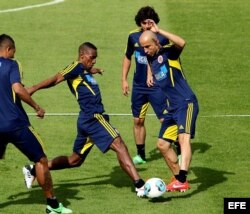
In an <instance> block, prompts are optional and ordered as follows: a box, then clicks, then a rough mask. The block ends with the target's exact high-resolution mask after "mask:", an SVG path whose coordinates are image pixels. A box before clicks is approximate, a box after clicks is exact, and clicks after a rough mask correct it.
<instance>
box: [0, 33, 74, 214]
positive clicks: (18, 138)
mask: <svg viewBox="0 0 250 214" xmlns="http://www.w3.org/2000/svg"><path fill="white" fill-rule="evenodd" d="M15 51H16V47H15V42H14V40H13V38H12V37H10V36H9V35H6V34H2V35H0V103H1V104H0V159H2V158H3V156H4V153H5V150H6V147H7V144H8V143H12V144H13V145H14V146H15V147H16V148H17V149H19V150H20V151H21V152H22V153H23V154H24V155H25V156H26V157H27V158H29V160H30V161H33V162H34V163H35V167H34V169H35V170H36V171H37V172H38V173H37V177H38V181H39V184H40V186H41V187H42V189H43V192H44V195H45V197H46V199H47V207H46V213H55V212H54V211H56V212H57V213H64V214H67V213H72V211H71V210H70V209H67V208H65V207H63V205H62V204H61V203H58V201H57V199H56V197H55V195H54V193H53V185H52V179H51V175H50V172H49V169H48V160H47V157H46V155H45V153H44V151H43V147H42V141H41V139H40V137H39V136H38V134H37V133H36V132H35V130H34V129H33V128H32V126H31V124H30V122H29V119H28V116H27V114H26V112H25V111H24V109H23V107H22V103H21V101H24V102H25V103H27V104H28V105H30V106H31V107H32V108H34V110H35V111H36V114H37V116H38V117H40V118H43V117H44V113H45V111H44V110H43V109H42V108H41V107H39V105H38V104H37V103H36V102H35V101H34V100H33V99H32V98H31V97H30V95H29V93H27V91H26V90H25V88H24V87H23V84H22V82H21V71H20V68H19V65H18V63H17V62H16V61H15V60H13V59H12V58H14V54H15ZM14 158H15V157H13V159H14ZM29 212H30V213H36V212H37V210H36V211H34V210H32V209H31V210H30V211H29Z"/></svg>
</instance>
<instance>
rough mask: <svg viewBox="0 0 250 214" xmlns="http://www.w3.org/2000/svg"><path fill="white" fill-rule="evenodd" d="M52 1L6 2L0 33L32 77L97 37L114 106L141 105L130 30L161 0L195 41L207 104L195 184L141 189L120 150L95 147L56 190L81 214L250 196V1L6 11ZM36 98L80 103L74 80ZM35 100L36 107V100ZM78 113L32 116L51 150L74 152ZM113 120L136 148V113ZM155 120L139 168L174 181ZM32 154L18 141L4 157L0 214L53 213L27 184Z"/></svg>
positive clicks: (167, 14)
mask: <svg viewBox="0 0 250 214" xmlns="http://www.w3.org/2000/svg"><path fill="white" fill-rule="evenodd" d="M47 2H52V1H51V0H11V1H7V0H1V1H0V19H1V25H0V34H2V33H7V34H10V35H11V36H13V37H14V39H15V41H16V46H17V52H16V58H17V59H18V60H19V61H20V62H21V63H22V66H23V70H24V83H25V84H26V85H27V86H28V85H32V84H35V83H37V82H38V81H40V80H42V79H44V78H47V77H48V76H52V75H54V74H55V73H56V72H57V71H59V70H60V69H62V68H64V67H65V66H66V65H67V64H69V63H71V62H72V61H73V60H75V59H76V57H77V48H78V46H79V44H81V43H82V42H84V41H91V42H93V43H94V44H95V45H96V46H97V47H98V54H99V55H98V61H97V65H96V66H97V67H102V68H104V69H105V73H104V75H103V76H96V78H97V81H98V82H99V85H100V88H101V90H102V96H103V103H104V105H105V109H106V112H107V113H111V114H119V113H125V114H129V113H131V110H130V98H126V97H124V96H123V95H122V93H121V81H120V79H121V67H122V58H123V54H124V49H125V45H126V40H127V36H128V33H129V31H131V30H133V29H135V28H136V26H135V23H134V16H135V14H136V12H137V10H138V9H139V8H140V7H142V6H145V5H151V6H153V7H154V8H155V9H156V11H157V12H158V13H159V15H160V18H161V21H160V24H159V26H160V27H162V28H163V29H166V30H169V31H171V32H174V33H176V34H178V35H181V36H182V37H183V38H184V39H185V40H186V41H187V45H186V47H185V50H184V51H183V54H182V63H183V66H184V69H185V70H186V75H187V77H188V81H189V83H190V85H191V86H192V88H193V89H194V91H195V92H196V94H197V96H198V99H199V104H200V114H199V118H198V121H197V132H196V138H195V139H194V140H193V143H192V148H193V160H192V164H191V168H190V172H189V176H188V178H189V181H190V184H191V189H190V190H189V191H187V192H185V193H165V194H164V195H163V197H161V198H158V199H154V200H149V199H140V198H137V197H136V195H135V193H134V188H133V184H132V182H131V181H130V180H129V178H128V177H126V175H125V174H124V172H123V171H122V170H121V169H120V167H119V164H118V162H117V160H116V155H115V153H114V152H111V151H110V152H108V153H107V154H106V155H103V154H102V153H101V152H100V151H99V150H98V149H97V148H94V149H93V150H92V152H91V153H90V154H89V156H88V158H87V160H86V162H85V164H84V165H83V166H81V167H80V168H77V169H71V170H60V171H52V176H53V180H54V187H55V192H56V195H57V197H58V198H59V199H60V200H61V201H62V202H63V204H64V205H66V206H68V207H70V208H71V209H73V211H74V213H76V214H82V213H85V214H94V213H129V214H130V213H131V214H156V213H157V214H158V213H169V214H180V213H183V214H191V213H192V214H200V213H204V214H213V213H214V214H219V213H223V198H225V197H250V193H249V190H250V183H249V179H250V171H249V161H250V149H249V144H248V143H249V139H250V132H249V128H250V116H249V115H250V99H249V91H250V86H249V82H250V75H249V70H250V60H249V55H250V46H249V42H250V31H249V26H250V18H249V10H250V5H249V2H248V1H247V0H242V1H233V0H220V1H218V0H217V1H215V0H210V1H201V0H164V1H160V0H151V1H149V0H145V1H141V0H127V1H121V0H114V1H108V0H100V1H91V0H84V1H80V0H66V1H64V2H62V3H60V4H55V5H51V6H46V7H38V8H31V9H27V10H21V11H17V12H3V11H4V10H7V9H13V8H19V7H24V6H28V5H35V4H43V3H47ZM130 80H132V70H131V72H130ZM130 82H131V81H130ZM34 98H35V99H36V100H37V101H38V102H39V104H40V105H41V106H42V107H44V108H45V110H46V112H47V113H77V112H78V111H79V109H78V105H77V103H76V101H75V99H74V97H73V96H72V95H71V94H70V92H69V90H68V88H67V85H66V83H65V84H60V85H58V86H57V87H55V88H52V89H49V90H43V91H40V92H38V93H37V94H35V95H34ZM25 108H26V109H27V112H29V113H33V111H32V109H31V108H29V107H28V106H26V105H25ZM149 113H150V114H152V109H150V111H149ZM244 115H245V116H244ZM76 119H77V116H47V117H46V118H44V119H43V120H38V119H36V118H35V117H34V116H32V115H31V116H30V121H31V123H32V124H33V126H34V127H35V129H36V130H37V131H38V132H39V133H40V135H41V137H42V139H43V140H44V143H45V146H46V153H47V155H48V157H49V158H52V157H54V156H57V155H62V154H65V155H69V154H71V151H72V144H73V141H74V138H75V135H76ZM111 123H112V124H113V125H114V126H116V127H117V128H118V129H119V131H120V132H121V135H122V137H123V139H124V140H125V142H126V143H127V145H128V148H129V151H130V153H131V155H135V145H134V140H133V134H132V116H111ZM146 126H147V147H146V150H147V157H148V163H147V164H146V165H143V166H139V167H137V168H138V171H139V173H140V174H141V176H142V177H143V178H145V179H146V178H150V177H160V178H162V179H164V180H165V181H166V182H167V181H168V180H169V178H170V177H171V174H170V171H169V170H168V168H167V167H166V166H165V163H164V161H163V159H162V158H161V156H160V155H159V153H158V152H157V150H156V149H155V144H156V140H157V135H158V131H159V127H160V124H159V122H158V121H157V119H156V117H155V116H148V117H147V122H146ZM26 163H29V161H28V160H27V158H26V157H24V156H23V155H22V154H21V153H20V152H19V151H18V150H17V149H16V148H14V147H13V146H12V145H9V146H8V149H7V152H6V157H5V159H4V160H1V161H0V182H1V189H0V213H4V214H11V213H20V214H23V213H25V214H34V213H35V214H36V213H42V212H44V209H45V205H44V204H45V200H44V198H43V193H42V191H41V189H40V187H39V186H38V185H37V183H35V185H34V188H33V189H31V190H27V189H26V188H25V186H24V184H23V175H22V172H21V168H22V166H23V165H24V164H26Z"/></svg>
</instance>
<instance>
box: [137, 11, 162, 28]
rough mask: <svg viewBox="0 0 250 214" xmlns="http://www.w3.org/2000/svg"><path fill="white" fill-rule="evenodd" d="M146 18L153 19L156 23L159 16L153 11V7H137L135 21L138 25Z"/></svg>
mask: <svg viewBox="0 0 250 214" xmlns="http://www.w3.org/2000/svg"><path fill="white" fill-rule="evenodd" d="M146 19H153V20H154V22H155V23H156V24H158V23H159V21H160V18H159V16H158V14H157V13H156V12H155V10H154V8H153V7H150V6H146V7H142V8H140V9H139V11H138V12H137V14H136V16H135V23H136V24H137V26H139V27H140V26H141V22H142V21H144V20H146Z"/></svg>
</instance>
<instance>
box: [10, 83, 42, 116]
mask: <svg viewBox="0 0 250 214" xmlns="http://www.w3.org/2000/svg"><path fill="white" fill-rule="evenodd" d="M12 89H13V91H14V92H15V93H16V95H17V96H18V97H19V98H20V99H21V100H22V101H24V102H25V103H27V104H28V105H30V106H31V107H32V108H34V109H35V111H36V113H37V117H39V118H43V117H44V114H45V111H44V109H42V108H41V107H40V106H39V105H38V104H37V103H36V102H35V101H34V100H33V99H32V98H31V96H30V95H29V93H28V92H27V91H26V90H25V88H24V87H23V85H22V84H21V83H14V84H12Z"/></svg>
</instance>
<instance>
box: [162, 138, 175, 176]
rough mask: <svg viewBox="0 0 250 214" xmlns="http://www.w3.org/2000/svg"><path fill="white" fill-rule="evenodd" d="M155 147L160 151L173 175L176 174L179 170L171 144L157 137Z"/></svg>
mask: <svg viewBox="0 0 250 214" xmlns="http://www.w3.org/2000/svg"><path fill="white" fill-rule="evenodd" d="M157 148H158V149H159V151H160V152H161V154H162V156H163V158H164V160H165V162H166V164H167V165H168V167H169V168H170V170H171V172H172V173H173V175H174V176H177V175H178V174H179V171H180V166H179V164H178V159H177V155H176V153H175V151H174V149H173V147H172V146H171V143H170V142H168V141H166V140H163V139H158V141H157Z"/></svg>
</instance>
